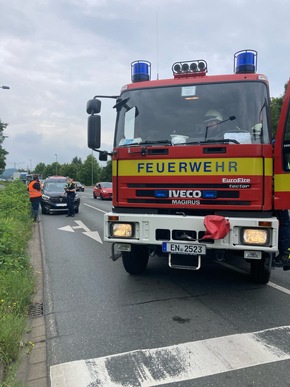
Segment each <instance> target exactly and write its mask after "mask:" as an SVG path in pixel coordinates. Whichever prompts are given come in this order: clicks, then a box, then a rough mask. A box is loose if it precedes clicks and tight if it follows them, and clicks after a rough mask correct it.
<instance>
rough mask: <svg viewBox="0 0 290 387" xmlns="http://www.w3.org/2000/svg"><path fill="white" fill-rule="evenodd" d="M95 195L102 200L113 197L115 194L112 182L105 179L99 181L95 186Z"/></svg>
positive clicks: (95, 197)
mask: <svg viewBox="0 0 290 387" xmlns="http://www.w3.org/2000/svg"><path fill="white" fill-rule="evenodd" d="M93 196H94V199H97V198H101V199H102V200H104V199H109V200H110V199H112V196H113V188H112V182H111V181H103V182H100V183H97V184H96V185H95V186H94V191H93Z"/></svg>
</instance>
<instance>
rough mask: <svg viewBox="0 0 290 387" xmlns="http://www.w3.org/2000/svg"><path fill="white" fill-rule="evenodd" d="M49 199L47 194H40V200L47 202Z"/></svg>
mask: <svg viewBox="0 0 290 387" xmlns="http://www.w3.org/2000/svg"><path fill="white" fill-rule="evenodd" d="M49 199H50V196H48V195H42V200H43V201H45V202H48V201H49Z"/></svg>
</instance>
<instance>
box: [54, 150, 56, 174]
mask: <svg viewBox="0 0 290 387" xmlns="http://www.w3.org/2000/svg"><path fill="white" fill-rule="evenodd" d="M54 155H55V174H56V175H57V154H56V153H55V154H54Z"/></svg>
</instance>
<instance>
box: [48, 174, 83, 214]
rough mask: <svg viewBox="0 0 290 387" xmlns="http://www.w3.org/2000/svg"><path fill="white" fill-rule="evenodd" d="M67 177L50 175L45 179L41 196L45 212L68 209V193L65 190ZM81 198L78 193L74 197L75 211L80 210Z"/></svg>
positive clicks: (50, 212)
mask: <svg viewBox="0 0 290 387" xmlns="http://www.w3.org/2000/svg"><path fill="white" fill-rule="evenodd" d="M65 186H66V178H65V177H64V176H50V177H48V178H47V179H45V180H44V184H43V189H42V198H41V210H42V213H43V214H52V213H54V212H60V211H67V195H66V192H65V190H64V188H65ZM79 205H80V198H79V196H78V194H76V196H75V199H74V208H75V213H76V214H77V213H78V212H79Z"/></svg>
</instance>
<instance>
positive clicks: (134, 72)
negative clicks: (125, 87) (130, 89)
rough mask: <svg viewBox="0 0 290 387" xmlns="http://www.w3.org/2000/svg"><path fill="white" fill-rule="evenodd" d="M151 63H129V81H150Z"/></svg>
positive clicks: (141, 61) (138, 61)
mask: <svg viewBox="0 0 290 387" xmlns="http://www.w3.org/2000/svg"><path fill="white" fill-rule="evenodd" d="M150 78H151V63H150V62H148V61H147V60H136V61H135V62H132V63H131V80H132V82H133V83H134V82H143V81H150Z"/></svg>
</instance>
